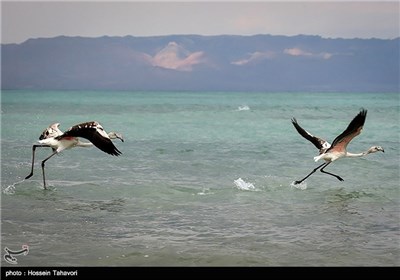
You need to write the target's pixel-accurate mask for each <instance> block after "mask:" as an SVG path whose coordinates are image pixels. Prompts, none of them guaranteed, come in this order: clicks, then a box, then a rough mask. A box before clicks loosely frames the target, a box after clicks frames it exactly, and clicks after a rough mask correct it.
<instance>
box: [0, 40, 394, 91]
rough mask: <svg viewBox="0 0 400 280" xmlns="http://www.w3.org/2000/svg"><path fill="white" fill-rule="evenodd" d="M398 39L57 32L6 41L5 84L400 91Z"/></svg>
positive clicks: (24, 86) (25, 86)
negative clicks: (57, 34)
mask: <svg viewBox="0 0 400 280" xmlns="http://www.w3.org/2000/svg"><path fill="white" fill-rule="evenodd" d="M399 44H400V38H396V39H340V38H335V39H332V38H322V37H320V36H308V35H298V36H276V35H254V36H233V35H219V36H201V35H169V36H153V37H133V36H125V37H108V36H104V37H98V38H87V37H65V36H60V37H54V38H38V39H29V40H27V41H25V42H23V43H21V44H2V45H1V70H2V71H1V78H2V80H1V88H2V89H32V90H36V89H37V90H77V89H79V90H141V91H156V90H157V91H158V90H165V91H363V92H364V91H366V92H380V91H394V92H398V91H399V76H400V75H399V61H400V59H399V49H400V48H399Z"/></svg>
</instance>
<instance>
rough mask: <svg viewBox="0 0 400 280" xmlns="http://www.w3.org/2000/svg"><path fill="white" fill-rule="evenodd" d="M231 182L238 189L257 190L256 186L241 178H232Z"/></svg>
mask: <svg viewBox="0 0 400 280" xmlns="http://www.w3.org/2000/svg"><path fill="white" fill-rule="evenodd" d="M233 183H235V185H236V187H237V188H238V189H239V190H244V191H258V189H256V187H255V186H254V185H253V184H252V183H248V182H246V181H244V180H243V179H242V178H239V179H236V180H234V181H233Z"/></svg>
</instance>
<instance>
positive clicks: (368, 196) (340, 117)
mask: <svg viewBox="0 0 400 280" xmlns="http://www.w3.org/2000/svg"><path fill="white" fill-rule="evenodd" d="M1 97H2V108H1V113H2V114H1V118H2V120H1V121H2V128H1V131H2V136H1V137H2V138H1V140H2V142H1V143H2V146H1V147H2V151H1V152H2V155H1V159H2V161H1V175H2V176H1V188H2V206H1V207H2V224H1V226H2V228H1V231H2V232H1V233H2V252H3V253H4V247H5V246H7V247H8V248H10V249H13V250H19V249H21V246H22V245H24V244H27V245H29V254H28V255H26V256H18V264H19V265H24V266H43V265H54V266H398V265H399V264H400V236H399V228H400V227H399V226H400V214H399V213H400V212H399V210H400V209H399V208H400V207H399V206H400V203H399V198H400V196H399V177H400V175H399V161H398V159H399V135H400V134H399V132H400V129H399V121H398V120H399V95H398V94H396V93H394V94H388V93H386V94H383V93H375V94H374V93H341V94H338V93H323V94H322V93H222V92H197V93H193V92H192V93H185V92H29V91H3V92H2V96H1ZM361 107H364V108H366V109H368V116H367V120H366V123H365V125H364V130H363V132H362V133H361V134H360V135H359V136H358V137H357V138H355V139H354V140H353V141H352V142H351V143H350V145H349V147H348V149H349V151H351V152H361V151H364V150H366V149H367V148H369V147H370V146H372V145H380V146H383V147H384V148H385V153H376V154H371V155H369V156H367V157H365V158H358V159H342V160H340V161H337V162H335V163H333V164H331V165H330V166H329V167H328V168H327V171H330V172H333V173H335V174H339V175H340V176H341V177H342V178H344V181H343V182H340V181H338V180H337V179H335V178H334V177H332V176H328V175H325V174H321V173H320V172H317V173H315V174H313V175H312V176H311V177H310V178H309V179H307V181H305V182H304V183H303V184H301V185H297V186H294V185H293V184H292V183H293V181H295V180H298V179H301V178H302V177H304V176H305V175H306V174H307V173H309V172H310V171H311V170H312V169H313V168H315V167H316V166H317V163H315V162H314V161H313V157H314V156H315V155H316V154H317V150H316V149H315V147H314V146H313V145H312V144H311V143H309V142H308V141H307V140H306V139H304V138H302V137H301V136H300V135H299V134H298V133H297V132H296V131H295V129H294V128H293V126H292V125H291V123H290V119H291V118H292V117H296V118H297V120H298V121H299V123H300V125H302V126H303V127H304V128H305V129H307V130H308V131H310V132H311V133H313V134H316V135H317V136H319V137H322V138H325V139H327V140H328V141H330V142H332V140H333V139H334V137H336V136H337V135H338V134H340V133H341V132H342V131H343V130H344V129H345V128H346V127H347V125H348V123H349V122H350V121H351V119H352V118H353V117H354V116H355V115H356V114H357V113H358V111H359V110H360V108H361ZM91 120H97V121H99V122H100V123H101V124H102V125H103V126H104V128H105V129H106V131H108V132H110V131H117V132H121V133H122V134H123V135H124V138H125V142H124V143H122V142H117V141H115V145H116V146H117V147H118V149H120V150H121V152H122V153H123V154H122V156H120V157H111V156H108V155H107V154H104V153H102V152H101V151H100V150H97V149H96V148H76V149H72V150H68V151H65V152H63V153H62V154H61V155H59V156H56V157H53V158H52V159H50V160H49V161H48V162H47V164H46V175H47V180H48V184H49V189H48V190H46V191H45V190H43V187H42V178H41V170H40V163H39V162H40V160H41V159H44V158H45V157H46V156H48V155H49V154H50V151H49V150H48V149H45V148H42V149H38V151H37V159H38V162H37V164H36V166H35V173H34V176H33V177H32V178H31V179H29V180H23V178H24V177H25V176H26V175H27V174H28V173H29V169H30V160H31V145H32V144H33V143H34V142H35V141H36V140H37V139H38V137H39V135H40V133H41V132H42V131H43V129H44V128H46V127H47V126H48V125H49V124H51V123H54V122H59V123H61V127H60V128H61V130H66V129H68V128H69V127H70V126H72V125H75V124H77V123H80V122H84V121H91ZM2 265H5V266H7V265H10V264H8V263H7V262H5V261H4V259H2Z"/></svg>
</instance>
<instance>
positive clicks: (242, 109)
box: [238, 105, 250, 111]
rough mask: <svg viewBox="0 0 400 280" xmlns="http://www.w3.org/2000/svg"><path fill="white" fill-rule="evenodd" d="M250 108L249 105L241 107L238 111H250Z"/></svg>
mask: <svg viewBox="0 0 400 280" xmlns="http://www.w3.org/2000/svg"><path fill="white" fill-rule="evenodd" d="M249 110H250V107H249V106H247V105H243V106H239V107H238V111H249Z"/></svg>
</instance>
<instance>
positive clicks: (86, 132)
mask: <svg viewBox="0 0 400 280" xmlns="http://www.w3.org/2000/svg"><path fill="white" fill-rule="evenodd" d="M59 126H60V124H59V123H54V124H52V125H50V126H49V127H48V128H46V129H45V130H44V131H43V133H42V134H41V135H40V137H39V141H38V142H39V144H37V145H33V146H32V168H31V173H30V174H29V175H28V176H26V178H25V179H29V178H30V177H32V175H33V167H34V163H35V150H36V148H37V147H50V148H52V149H53V153H52V154H51V155H50V156H48V157H47V158H45V159H44V160H43V161H42V172H43V186H44V188H45V189H46V177H45V172H44V166H45V162H46V161H47V160H48V159H50V158H51V157H52V156H54V155H56V154H58V153H60V152H62V151H63V150H66V149H71V148H74V147H91V146H93V145H94V146H96V147H97V148H99V149H100V150H102V151H103V152H105V153H107V154H110V155H112V156H119V155H120V154H121V152H120V151H119V150H118V149H117V147H115V145H114V144H113V142H112V141H111V139H117V138H118V139H120V140H121V141H122V142H124V139H123V138H122V135H121V134H119V133H115V132H110V133H106V132H105V131H104V128H103V127H102V126H101V125H100V124H99V123H98V122H96V121H92V122H85V123H81V124H77V125H75V126H73V127H71V128H70V129H68V130H67V131H65V132H62V131H61V130H60V129H59V128H58V127H59ZM79 137H81V138H85V139H87V140H89V141H90V143H88V142H81V140H80V139H79Z"/></svg>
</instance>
